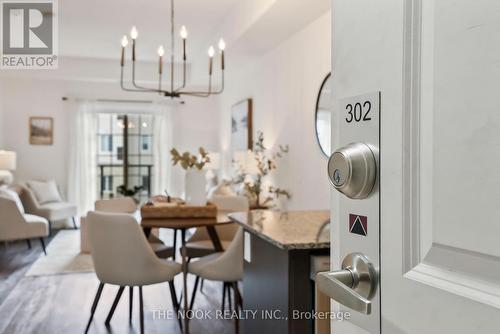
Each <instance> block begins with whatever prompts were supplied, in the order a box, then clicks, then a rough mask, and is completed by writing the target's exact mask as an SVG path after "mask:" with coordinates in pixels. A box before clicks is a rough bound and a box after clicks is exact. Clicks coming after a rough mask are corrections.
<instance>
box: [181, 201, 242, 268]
mask: <svg viewBox="0 0 500 334" xmlns="http://www.w3.org/2000/svg"><path fill="white" fill-rule="evenodd" d="M210 202H212V203H213V204H215V206H217V210H218V211H222V212H226V213H231V212H239V211H248V210H249V204H248V199H247V198H246V197H244V196H214V197H212V198H210ZM215 229H216V231H217V235H218V236H219V239H220V241H221V244H222V248H223V249H226V248H227V247H228V246H229V244H230V243H231V241H232V240H233V238H234V236H235V234H236V231H237V230H238V226H237V225H236V224H234V223H233V224H224V225H222V226H217V227H216V228H215ZM214 252H215V249H214V245H213V243H212V240H211V238H210V235H209V234H208V232H207V229H206V228H197V229H196V230H195V232H194V234H193V235H192V236H191V237H190V238H189V239H188V241H187V242H186V256H187V258H188V259H189V260H190V259H192V258H197V257H202V256H206V255H210V254H212V253H214Z"/></svg>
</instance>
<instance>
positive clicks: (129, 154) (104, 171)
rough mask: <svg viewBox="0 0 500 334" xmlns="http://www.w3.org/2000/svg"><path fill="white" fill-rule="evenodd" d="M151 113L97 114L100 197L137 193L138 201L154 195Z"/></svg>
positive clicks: (135, 194)
mask: <svg viewBox="0 0 500 334" xmlns="http://www.w3.org/2000/svg"><path fill="white" fill-rule="evenodd" d="M152 122H153V116H152V115H151V114H126V115H124V114H113V113H101V114H99V115H98V131H97V135H98V145H99V147H98V156H97V170H98V175H99V177H98V181H97V182H98V187H97V188H98V191H99V194H98V197H99V198H102V199H105V198H112V197H117V196H122V195H123V193H124V191H128V192H131V193H134V196H135V197H136V198H138V199H139V200H146V199H147V198H148V197H149V196H150V195H151V189H150V188H151V179H152V178H153V177H154V176H153V175H152V174H151V171H152V167H153V150H152V142H153V132H152Z"/></svg>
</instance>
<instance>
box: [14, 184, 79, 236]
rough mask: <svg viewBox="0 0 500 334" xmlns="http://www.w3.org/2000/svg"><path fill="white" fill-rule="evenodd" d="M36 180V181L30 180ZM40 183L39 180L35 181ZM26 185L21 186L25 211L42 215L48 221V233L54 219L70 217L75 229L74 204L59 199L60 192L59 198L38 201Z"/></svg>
mask: <svg viewBox="0 0 500 334" xmlns="http://www.w3.org/2000/svg"><path fill="white" fill-rule="evenodd" d="M32 182H37V181H32ZM37 183H40V182H37ZM28 184H29V182H28V183H27V185H25V186H23V187H22V192H21V200H22V202H23V205H24V208H25V209H26V212H28V213H30V214H33V215H37V216H40V217H43V218H45V219H47V220H48V221H49V233H50V232H51V230H52V223H53V222H54V221H58V220H63V219H69V218H71V220H72V222H73V227H74V228H75V229H77V226H76V222H75V216H76V212H77V207H76V205H74V204H71V203H68V202H65V201H63V200H62V199H61V196H60V192H59V196H58V197H59V198H58V199H57V200H54V201H50V202H46V203H45V202H44V203H40V202H39V200H38V199H37V196H36V194H35V193H34V191H33V190H32V189H30V187H29V186H28Z"/></svg>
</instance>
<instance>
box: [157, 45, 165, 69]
mask: <svg viewBox="0 0 500 334" xmlns="http://www.w3.org/2000/svg"><path fill="white" fill-rule="evenodd" d="M164 54H165V49H164V48H163V45H160V46H159V47H158V56H159V63H158V73H160V74H162V72H163V55H164Z"/></svg>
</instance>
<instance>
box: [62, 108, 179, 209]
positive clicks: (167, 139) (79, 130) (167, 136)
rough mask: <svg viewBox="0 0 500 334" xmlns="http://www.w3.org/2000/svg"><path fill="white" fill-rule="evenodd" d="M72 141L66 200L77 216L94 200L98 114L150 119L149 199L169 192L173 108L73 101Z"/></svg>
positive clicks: (95, 192) (89, 207)
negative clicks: (151, 126)
mask: <svg viewBox="0 0 500 334" xmlns="http://www.w3.org/2000/svg"><path fill="white" fill-rule="evenodd" d="M71 103H72V105H73V110H72V112H71V114H72V115H73V117H72V122H71V123H72V124H71V129H72V132H71V133H72V138H71V146H70V164H69V173H68V175H69V180H68V198H69V200H70V201H72V202H73V203H75V204H76V205H77V206H78V210H79V214H85V213H86V212H87V211H89V210H93V209H94V203H95V201H96V199H97V193H98V191H97V181H98V180H97V177H98V175H97V144H98V143H97V137H98V136H97V127H98V122H97V118H98V114H100V113H114V114H141V113H147V114H150V115H153V143H152V148H153V168H152V182H151V188H152V189H151V192H152V195H157V194H164V191H165V190H166V189H167V190H168V191H170V188H171V185H172V180H171V177H172V174H171V171H172V164H171V162H170V150H171V149H172V138H173V134H172V130H173V127H172V124H171V123H172V115H171V113H172V108H173V107H172V106H171V105H170V104H168V103H163V102H162V103H150V102H144V103H139V102H134V103H126V102H102V101H72V102H71Z"/></svg>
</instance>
